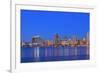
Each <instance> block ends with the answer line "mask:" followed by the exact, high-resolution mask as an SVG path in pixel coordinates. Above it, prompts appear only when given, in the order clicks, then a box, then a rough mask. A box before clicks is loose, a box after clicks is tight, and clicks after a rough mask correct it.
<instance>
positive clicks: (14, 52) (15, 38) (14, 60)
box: [11, 4, 96, 73]
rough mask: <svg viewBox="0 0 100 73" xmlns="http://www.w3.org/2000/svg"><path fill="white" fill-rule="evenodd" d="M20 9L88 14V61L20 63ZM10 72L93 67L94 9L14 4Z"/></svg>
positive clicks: (75, 6) (74, 6)
mask: <svg viewBox="0 0 100 73" xmlns="http://www.w3.org/2000/svg"><path fill="white" fill-rule="evenodd" d="M20 9H30V10H46V11H47V10H49V11H65V12H68V11H69V12H89V13H90V49H91V50H90V60H81V61H78V60H76V61H56V62H42V63H41V62H38V63H22V64H21V63H20ZM11 24H12V26H11V33H12V34H11V37H12V38H11V42H12V43H11V72H12V73H18V72H20V71H21V72H23V71H24V72H25V71H26V72H27V71H29V72H30V71H39V70H41V71H43V70H48V69H49V70H54V69H66V68H72V67H74V68H76V67H78V68H79V67H87V66H91V65H95V63H96V61H95V56H96V55H95V49H96V47H95V42H96V40H95V35H96V34H95V9H94V8H93V7H89V6H78V5H57V6H56V5H54V6H53V5H49V4H48V5H47V4H46V5H45V4H42V5H37V4H15V7H13V9H12V19H11Z"/></svg>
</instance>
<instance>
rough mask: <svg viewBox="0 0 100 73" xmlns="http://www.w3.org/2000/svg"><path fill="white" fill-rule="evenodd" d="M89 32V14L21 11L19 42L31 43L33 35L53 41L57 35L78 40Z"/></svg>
mask: <svg viewBox="0 0 100 73" xmlns="http://www.w3.org/2000/svg"><path fill="white" fill-rule="evenodd" d="M87 32H89V13H82V12H58V11H39V10H21V40H22V41H31V38H32V37H33V36H34V35H39V36H41V37H42V38H43V39H45V40H53V37H51V36H54V34H56V33H58V34H59V35H60V36H61V37H62V38H63V36H67V37H68V38H71V37H72V36H73V35H75V36H77V37H78V38H79V39H82V38H83V37H85V35H86V33H87Z"/></svg>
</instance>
